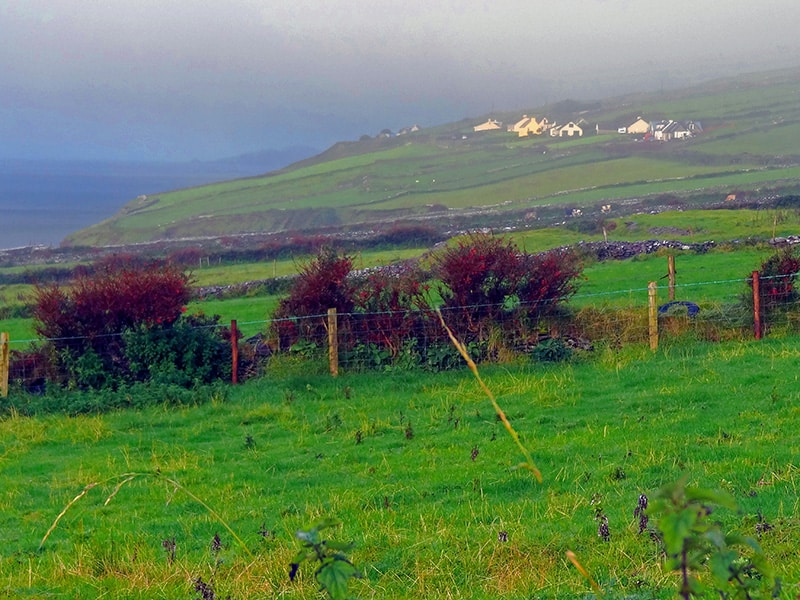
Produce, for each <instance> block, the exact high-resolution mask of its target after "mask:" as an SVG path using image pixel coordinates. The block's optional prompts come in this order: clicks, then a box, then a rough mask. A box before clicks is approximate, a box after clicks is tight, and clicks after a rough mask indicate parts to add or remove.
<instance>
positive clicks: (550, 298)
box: [516, 249, 583, 322]
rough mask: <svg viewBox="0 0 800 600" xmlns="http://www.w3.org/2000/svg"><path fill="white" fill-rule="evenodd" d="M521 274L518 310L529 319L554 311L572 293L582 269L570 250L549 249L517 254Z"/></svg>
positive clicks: (518, 290)
mask: <svg viewBox="0 0 800 600" xmlns="http://www.w3.org/2000/svg"><path fill="white" fill-rule="evenodd" d="M520 262H521V266H522V275H521V276H520V278H519V280H518V282H517V290H516V295H517V297H518V298H519V301H520V305H519V310H520V312H521V313H522V314H523V315H524V316H525V317H527V318H528V319H529V320H531V321H534V322H535V321H536V320H538V319H540V318H542V317H544V316H547V315H550V314H552V313H554V312H555V311H556V310H557V308H558V306H559V303H563V302H564V301H565V300H567V299H568V298H570V297H571V296H573V295H574V294H575V292H576V291H577V289H578V286H577V283H576V282H577V279H578V277H580V275H581V273H582V271H583V269H582V267H581V264H580V260H579V258H578V256H577V254H575V252H574V251H572V250H571V249H570V250H552V251H550V252H545V253H543V254H523V255H522V256H521V257H520Z"/></svg>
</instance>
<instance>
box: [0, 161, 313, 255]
mask: <svg viewBox="0 0 800 600" xmlns="http://www.w3.org/2000/svg"><path fill="white" fill-rule="evenodd" d="M314 152H316V150H314V149H312V148H306V147H297V148H290V149H286V150H283V151H269V152H262V153H258V154H251V155H242V157H235V158H233V159H224V160H220V161H211V162H186V163H122V162H101V161H95V162H79V161H26V160H0V249H9V248H21V247H26V246H38V245H44V246H50V247H57V246H59V244H60V243H61V241H62V240H63V239H64V238H65V237H66V236H68V235H69V234H71V233H74V232H76V231H78V230H80V229H83V228H85V227H88V226H90V225H94V224H95V223H99V222H100V221H103V220H105V219H108V218H110V217H112V216H114V215H115V214H116V213H117V211H119V210H120V209H121V208H122V207H123V206H124V205H125V204H127V203H128V202H130V201H131V200H134V199H136V197H137V196H140V195H142V194H155V193H159V192H167V191H170V190H176V189H182V188H186V187H192V186H197V185H203V184H206V183H213V182H216V181H226V180H230V179H235V178H238V177H248V176H253V175H259V174H263V173H266V172H268V171H271V170H274V169H277V168H281V167H283V166H285V165H288V164H291V163H292V162H294V161H296V160H300V159H302V158H305V157H308V156H310V155H312V154H313V153H314Z"/></svg>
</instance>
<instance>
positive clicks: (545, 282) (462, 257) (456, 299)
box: [435, 234, 581, 340]
mask: <svg viewBox="0 0 800 600" xmlns="http://www.w3.org/2000/svg"><path fill="white" fill-rule="evenodd" d="M580 273H581V266H580V262H579V260H578V257H577V255H576V254H575V253H574V252H572V251H571V250H563V251H562V250H556V251H552V252H547V253H544V254H536V255H532V254H521V253H520V252H518V250H517V248H516V246H514V245H513V244H512V243H511V242H508V241H506V240H504V239H503V238H497V237H493V236H490V235H487V234H473V235H470V236H468V237H467V238H465V239H463V240H462V241H461V242H459V243H458V245H456V246H454V247H451V248H448V249H447V250H445V251H444V252H443V253H442V254H441V255H440V256H439V257H438V258H437V259H436V262H435V275H436V276H437V277H438V278H439V279H440V280H441V281H442V288H441V289H440V294H441V297H442V300H443V302H444V306H443V309H444V310H445V311H447V312H446V318H447V319H448V321H449V322H451V323H452V327H453V329H454V330H455V331H457V332H458V333H459V335H461V336H463V337H465V338H466V339H467V340H471V339H485V338H486V335H487V332H488V331H489V330H491V329H492V325H495V326H497V325H500V326H502V327H504V328H506V330H507V333H509V334H516V335H524V333H525V332H524V331H522V328H524V327H527V328H532V327H534V326H535V325H536V323H537V321H538V320H539V319H541V318H542V317H544V316H547V315H550V314H553V313H554V312H555V311H556V309H557V307H558V304H559V303H562V302H564V301H565V300H566V299H568V298H569V297H570V296H572V295H573V294H574V293H575V291H576V289H577V286H576V285H575V280H576V278H577V277H578V276H579V275H580Z"/></svg>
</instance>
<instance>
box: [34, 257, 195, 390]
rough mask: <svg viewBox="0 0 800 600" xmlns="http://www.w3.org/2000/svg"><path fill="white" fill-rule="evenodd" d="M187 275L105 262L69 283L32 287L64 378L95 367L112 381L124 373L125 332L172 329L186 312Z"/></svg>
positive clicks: (38, 321) (37, 319)
mask: <svg viewBox="0 0 800 600" xmlns="http://www.w3.org/2000/svg"><path fill="white" fill-rule="evenodd" d="M189 284H190V281H189V276H188V275H187V274H186V273H184V272H183V271H182V270H180V269H179V268H177V267H175V266H173V265H171V264H167V263H160V262H152V263H147V264H142V263H140V262H139V261H126V260H120V259H114V260H107V261H104V262H103V263H100V264H99V265H94V266H93V268H90V269H86V270H84V271H83V272H82V274H79V275H78V276H77V277H76V279H75V280H74V281H73V283H72V284H71V285H70V286H60V285H57V284H50V285H41V286H36V287H35V288H34V294H33V300H34V306H33V311H32V312H33V319H34V324H35V325H34V326H35V329H36V332H37V333H38V334H39V335H40V336H41V337H43V338H46V343H47V344H48V345H49V347H50V348H52V349H53V350H54V352H53V353H52V356H53V360H54V361H55V362H56V363H57V365H58V367H59V368H60V370H61V371H62V375H63V376H64V378H65V379H66V378H72V376H73V375H75V373H73V372H71V371H76V370H78V371H83V372H84V373H86V372H87V371H88V370H91V371H93V373H92V376H93V380H96V381H100V380H102V381H103V382H106V381H110V380H111V378H113V376H114V374H118V373H120V372H124V371H125V364H124V362H125V361H124V347H123V343H122V334H123V333H124V332H126V331H128V330H130V329H132V328H135V327H154V326H160V327H168V326H170V325H171V324H172V323H174V322H175V321H176V320H177V319H178V317H180V315H181V313H182V312H183V311H184V310H185V306H186V303H187V302H188V301H189V298H190V295H191V288H190V285H189Z"/></svg>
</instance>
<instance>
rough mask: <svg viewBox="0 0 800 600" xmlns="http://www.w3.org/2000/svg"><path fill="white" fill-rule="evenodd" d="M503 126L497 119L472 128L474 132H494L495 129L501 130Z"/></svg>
mask: <svg viewBox="0 0 800 600" xmlns="http://www.w3.org/2000/svg"><path fill="white" fill-rule="evenodd" d="M502 126H503V124H502V123H501V122H500V121H497V120H495V119H488V120H487V121H486V122H485V123H481V124H480V125H475V127H473V128H472V130H473V131H492V130H493V129H500V128H501V127H502Z"/></svg>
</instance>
